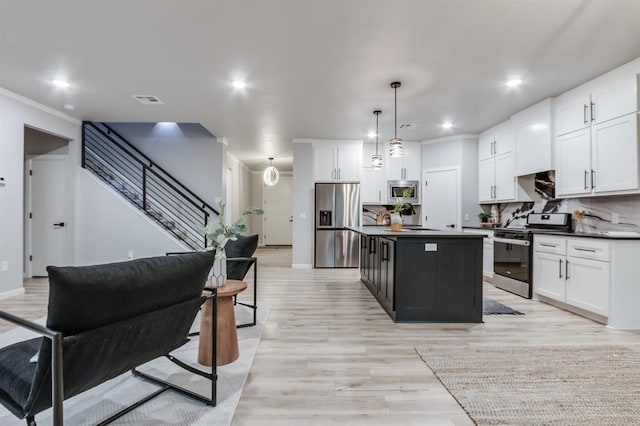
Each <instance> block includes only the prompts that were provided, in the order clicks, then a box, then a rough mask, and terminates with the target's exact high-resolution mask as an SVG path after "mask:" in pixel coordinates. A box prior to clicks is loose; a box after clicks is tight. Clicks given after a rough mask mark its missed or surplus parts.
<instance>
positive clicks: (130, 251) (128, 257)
mask: <svg viewBox="0 0 640 426" xmlns="http://www.w3.org/2000/svg"><path fill="white" fill-rule="evenodd" d="M127 260H133V250H129V251H128V252H127Z"/></svg>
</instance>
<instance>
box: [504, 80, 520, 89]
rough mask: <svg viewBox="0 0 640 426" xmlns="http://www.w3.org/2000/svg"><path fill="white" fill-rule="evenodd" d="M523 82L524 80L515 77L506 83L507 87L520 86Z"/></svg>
mask: <svg viewBox="0 0 640 426" xmlns="http://www.w3.org/2000/svg"><path fill="white" fill-rule="evenodd" d="M521 83H522V80H520V79H519V78H514V79H512V80H509V81H507V82H506V83H505V85H506V86H507V87H518V86H520V84H521Z"/></svg>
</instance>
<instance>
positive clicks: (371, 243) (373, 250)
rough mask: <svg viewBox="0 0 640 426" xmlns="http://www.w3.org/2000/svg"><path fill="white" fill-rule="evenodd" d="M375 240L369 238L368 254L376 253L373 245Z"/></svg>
mask: <svg viewBox="0 0 640 426" xmlns="http://www.w3.org/2000/svg"><path fill="white" fill-rule="evenodd" d="M375 242H376V241H375V239H374V238H371V237H370V238H369V254H375V252H376V245H375Z"/></svg>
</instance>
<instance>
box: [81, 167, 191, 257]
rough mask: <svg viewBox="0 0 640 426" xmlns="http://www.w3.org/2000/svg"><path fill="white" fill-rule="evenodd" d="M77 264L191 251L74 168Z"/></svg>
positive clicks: (97, 181) (111, 190)
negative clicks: (76, 206) (130, 252)
mask: <svg viewBox="0 0 640 426" xmlns="http://www.w3.org/2000/svg"><path fill="white" fill-rule="evenodd" d="M75 181H76V194H77V196H78V199H79V200H81V202H79V203H78V208H77V211H76V217H77V223H76V231H77V232H76V235H77V239H76V253H75V259H76V261H75V264H76V265H93V264H98V263H109V262H119V261H124V260H127V254H128V251H129V250H132V251H133V257H134V258H140V257H151V256H164V255H165V253H166V252H175V251H191V249H189V248H187V247H186V246H183V245H182V244H180V243H178V242H177V240H176V239H175V238H173V237H172V236H171V235H170V234H169V233H168V232H167V231H165V230H164V229H162V228H161V227H160V226H159V225H157V224H155V223H154V222H152V221H151V220H149V218H148V217H146V216H145V215H144V213H142V212H141V211H140V210H139V209H137V208H136V207H134V206H133V205H131V204H129V203H128V202H127V201H125V200H123V199H122V197H121V196H120V195H118V194H117V193H116V192H115V191H114V190H113V189H111V188H109V187H108V186H107V185H105V184H104V183H102V182H101V181H100V180H99V178H97V177H96V176H94V175H93V174H92V173H91V172H89V171H87V170H84V169H82V168H78V169H76V180H75Z"/></svg>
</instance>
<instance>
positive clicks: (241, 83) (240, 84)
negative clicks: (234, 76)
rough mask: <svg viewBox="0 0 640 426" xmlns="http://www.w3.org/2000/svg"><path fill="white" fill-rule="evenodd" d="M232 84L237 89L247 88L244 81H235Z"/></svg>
mask: <svg viewBox="0 0 640 426" xmlns="http://www.w3.org/2000/svg"><path fill="white" fill-rule="evenodd" d="M231 84H233V87H235V88H236V89H244V88H245V87H247V83H245V82H244V81H242V80H234V81H233V83H231Z"/></svg>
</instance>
